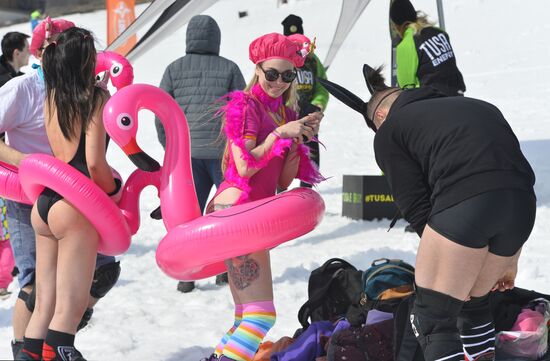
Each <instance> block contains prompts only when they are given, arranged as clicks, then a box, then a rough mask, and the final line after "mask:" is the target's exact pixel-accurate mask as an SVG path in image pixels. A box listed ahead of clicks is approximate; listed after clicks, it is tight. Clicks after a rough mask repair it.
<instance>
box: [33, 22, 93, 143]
mask: <svg viewBox="0 0 550 361" xmlns="http://www.w3.org/2000/svg"><path fill="white" fill-rule="evenodd" d="M95 65H96V49H95V46H94V37H93V36H92V34H91V33H90V32H89V31H88V30H85V29H81V28H76V27H74V28H70V29H67V30H65V31H64V32H62V33H61V34H60V35H59V37H58V38H57V40H56V41H54V42H52V43H51V44H50V45H48V46H47V47H46V49H45V50H44V54H43V55H42V68H43V70H44V80H45V82H46V102H47V103H46V104H47V105H48V113H49V114H48V118H49V119H48V121H50V120H51V119H52V114H53V107H54V106H55V110H56V111H57V120H58V122H59V127H60V128H61V132H62V133H63V136H64V137H65V139H67V140H71V139H74V138H76V137H78V136H80V134H82V133H85V132H86V129H88V125H89V124H90V122H91V117H92V115H93V114H94V112H95V111H96V110H97V109H98V107H100V106H102V103H103V101H104V97H103V95H102V91H101V90H100V88H98V87H96V86H95Z"/></svg>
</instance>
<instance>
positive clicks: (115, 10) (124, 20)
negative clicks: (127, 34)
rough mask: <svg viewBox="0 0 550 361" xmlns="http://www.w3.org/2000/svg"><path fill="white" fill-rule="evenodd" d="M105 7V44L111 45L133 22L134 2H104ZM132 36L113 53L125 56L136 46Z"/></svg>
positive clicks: (129, 0) (111, 0) (110, 0)
mask: <svg viewBox="0 0 550 361" xmlns="http://www.w3.org/2000/svg"><path fill="white" fill-rule="evenodd" d="M106 7H107V43H108V44H111V43H112V42H113V41H114V40H115V39H116V38H117V37H118V36H119V35H120V34H122V32H123V31H124V30H125V29H126V28H127V27H128V26H130V24H131V23H132V22H133V21H134V20H135V13H134V7H135V1H134V0H106ZM136 42H137V37H136V36H135V35H134V36H132V37H131V38H130V39H128V41H127V42H125V43H124V44H123V45H121V46H120V47H118V48H117V49H116V50H115V51H116V52H117V53H119V54H121V55H126V54H128V52H129V51H130V50H131V49H132V48H133V47H134V45H136Z"/></svg>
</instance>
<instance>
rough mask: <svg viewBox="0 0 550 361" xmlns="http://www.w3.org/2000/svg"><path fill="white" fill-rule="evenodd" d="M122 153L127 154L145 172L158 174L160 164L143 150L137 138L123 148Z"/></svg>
mask: <svg viewBox="0 0 550 361" xmlns="http://www.w3.org/2000/svg"><path fill="white" fill-rule="evenodd" d="M122 151H123V152H124V153H126V155H127V156H128V158H130V160H131V161H132V163H134V164H135V166H136V167H138V168H139V169H141V170H143V171H145V172H156V171H157V170H159V169H160V164H159V163H158V162H157V161H156V160H154V159H153V158H151V157H150V156H149V155H148V154H147V153H145V152H144V151H143V150H141V148H140V147H139V145H138V144H137V142H136V139H135V138H132V139H131V140H130V142H129V143H128V144H126V145H125V146H124V147H122Z"/></svg>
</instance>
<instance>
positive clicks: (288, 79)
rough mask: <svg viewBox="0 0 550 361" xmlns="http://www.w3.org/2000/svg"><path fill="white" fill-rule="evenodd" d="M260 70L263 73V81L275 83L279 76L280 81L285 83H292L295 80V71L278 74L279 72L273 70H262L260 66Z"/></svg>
mask: <svg viewBox="0 0 550 361" xmlns="http://www.w3.org/2000/svg"><path fill="white" fill-rule="evenodd" d="M260 69H262V71H263V72H264V75H265V80H267V81H276V80H277V79H279V75H280V76H281V80H282V81H284V82H285V83H292V82H293V81H294V79H296V75H297V74H296V70H285V71H283V72H282V73H279V71H277V70H275V69H271V68H270V69H267V70H264V68H262V66H261V65H260Z"/></svg>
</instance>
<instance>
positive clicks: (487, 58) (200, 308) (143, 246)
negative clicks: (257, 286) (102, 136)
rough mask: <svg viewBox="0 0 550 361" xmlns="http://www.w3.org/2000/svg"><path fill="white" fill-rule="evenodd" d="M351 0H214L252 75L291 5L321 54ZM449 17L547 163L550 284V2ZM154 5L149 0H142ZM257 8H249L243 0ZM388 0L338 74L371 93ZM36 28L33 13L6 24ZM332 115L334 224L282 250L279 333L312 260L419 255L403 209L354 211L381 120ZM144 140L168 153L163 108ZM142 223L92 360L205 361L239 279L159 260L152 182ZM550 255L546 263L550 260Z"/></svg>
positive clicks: (81, 341)
mask: <svg viewBox="0 0 550 361" xmlns="http://www.w3.org/2000/svg"><path fill="white" fill-rule="evenodd" d="M340 3H341V1H339V0H289V4H287V5H281V6H279V7H277V2H276V1H275V0H221V1H219V2H218V3H217V4H216V5H214V6H212V7H211V8H210V9H208V10H207V11H206V12H205V14H208V15H211V16H212V17H214V18H215V19H216V20H217V22H218V23H219V25H220V28H221V30H222V45H221V55H222V56H224V57H227V58H229V59H231V60H233V61H235V62H236V63H237V64H238V65H239V66H240V67H241V70H242V72H243V74H244V75H245V78H246V79H247V80H248V79H249V78H250V77H251V75H252V72H253V64H252V63H250V61H249V60H248V44H249V43H250V41H251V40H252V39H254V38H255V37H257V36H259V35H261V34H263V33H267V32H273V31H279V32H281V31H282V26H281V24H280V22H281V21H282V19H284V18H285V17H286V16H287V15H288V14H289V13H294V14H297V15H300V16H302V18H303V19H304V29H305V32H306V35H309V36H310V37H313V36H316V37H317V46H318V48H317V53H318V55H319V57H320V58H321V59H323V58H324V55H325V54H326V51H327V48H328V45H329V44H330V42H331V40H332V33H333V31H334V29H335V27H336V22H337V18H338V14H339V11H340ZM435 4H436V2H435V0H414V5H415V7H416V8H417V9H421V10H424V11H425V12H427V13H428V14H429V15H431V16H432V19H433V18H434V17H435V16H436V14H437V11H436V5H435ZM444 5H445V14H446V18H445V20H446V25H447V31H448V32H449V34H450V37H451V41H452V44H453V46H454V49H455V53H456V56H457V62H458V65H459V67H460V69H461V71H462V73H463V74H464V77H465V82H466V85H467V88H468V90H467V93H466V95H467V96H471V97H477V98H481V99H484V100H487V101H489V102H492V103H494V104H495V105H497V106H498V107H499V108H500V109H501V110H502V112H503V113H504V115H505V117H506V118H507V119H508V121H509V123H510V124H511V126H512V128H513V129H514V131H515V132H516V134H517V136H518V138H519V139H520V141H521V143H522V148H523V149H524V151H525V153H526V155H527V157H528V159H529V160H530V162H531V164H532V166H533V168H534V169H535V172H536V175H537V185H536V191H537V196H538V209H537V213H538V214H537V221H536V224H535V228H534V230H533V233H532V235H531V238H530V240H529V241H528V242H527V244H526V245H525V247H524V251H523V254H522V258H521V259H520V271H519V274H518V278H517V282H516V284H517V285H518V286H521V287H524V288H532V289H536V290H538V291H542V292H546V293H550V272H549V271H548V265H549V264H550V247H549V246H548V245H549V244H550V243H549V241H550V209H549V206H550V161H549V160H548V156H549V155H550V115H549V114H550V105H549V103H548V99H550V86H549V85H550V65H549V64H548V59H550V47H549V46H548V44H547V35H548V33H549V31H550V23H548V21H547V19H546V17H547V14H546V12H544V11H541V9H542V8H544V7H545V5H546V2H545V1H544V0H530V1H521V0H498V1H497V0H454V1H452V2H451V1H447V2H444ZM143 9H144V5H141V6H140V7H138V10H139V11H141V10H143ZM244 10H247V11H248V14H249V16H248V17H245V18H242V19H240V18H238V16H237V15H238V14H237V13H238V11H244ZM387 14H388V1H381V0H373V1H372V2H371V4H370V5H369V6H368V7H367V9H366V10H365V12H364V13H363V15H362V17H361V18H360V20H359V21H358V23H357V24H356V26H355V28H354V30H353V31H352V32H351V34H350V36H349V37H348V38H347V40H346V42H345V43H344V45H343V46H342V48H341V50H340V52H339V53H338V55H337V56H336V59H335V60H334V62H333V64H332V66H331V67H330V69H329V71H328V77H329V79H331V80H333V81H335V82H337V83H340V84H342V85H344V86H345V87H347V88H348V89H350V90H352V91H354V92H355V93H356V94H358V95H359V96H361V97H364V98H365V99H366V98H367V89H366V87H365V85H364V80H363V77H362V73H361V68H362V65H363V63H365V62H369V64H371V65H373V66H374V65H379V64H382V63H385V64H388V63H389V55H390V39H389V33H388V19H387ZM67 18H68V19H70V20H72V21H74V22H75V23H76V24H77V25H79V26H82V27H85V28H89V29H91V30H93V31H94V32H95V34H96V36H97V38H98V47H99V48H103V47H104V45H105V33H106V29H105V28H106V15H105V12H104V11H98V12H94V13H89V14H75V15H71V16H67ZM10 30H17V31H22V32H27V33H28V32H29V30H30V26H29V24H20V25H16V26H11V27H7V28H0V35H3V34H4V33H5V32H6V31H10ZM184 51H185V26H183V27H182V28H181V29H180V30H179V31H177V32H175V33H173V34H171V35H170V36H169V37H168V38H167V39H166V40H164V41H162V42H161V43H159V44H157V45H156V46H155V47H154V48H152V49H151V50H150V52H148V53H147V54H146V55H144V56H143V57H142V58H140V59H138V60H137V61H136V62H135V64H134V69H135V73H136V79H135V82H136V83H149V84H154V85H158V83H159V82H160V79H161V77H162V74H163V72H164V69H165V67H166V66H167V65H168V64H169V63H170V62H172V61H173V60H175V59H176V58H178V57H180V56H182V55H184ZM325 114H326V116H325V118H324V120H323V125H322V129H321V135H320V137H321V140H322V141H323V143H324V144H325V145H326V148H327V149H326V150H324V151H323V152H322V154H321V170H322V172H323V174H324V175H325V176H327V177H330V179H329V180H328V181H326V182H324V183H323V184H321V185H320V187H319V189H318V190H319V192H320V193H321V195H322V196H323V198H324V200H325V202H326V206H327V211H326V214H325V218H324V220H323V222H322V223H321V225H320V226H319V227H318V228H317V229H316V230H315V231H313V232H311V233H310V234H308V235H306V236H304V237H301V238H299V239H297V240H295V241H292V242H289V243H287V244H284V245H282V246H280V247H278V248H276V249H275V250H274V251H273V252H272V265H273V278H274V292H275V304H276V307H277V314H278V318H277V324H276V325H275V327H274V328H273V329H272V330H271V331H270V333H269V334H268V336H267V339H271V340H274V339H278V338H280V337H282V336H284V335H292V334H293V333H294V330H295V329H296V328H297V327H298V326H299V324H298V321H297V312H298V309H299V307H300V305H301V304H302V303H303V302H304V301H305V300H306V295H307V278H308V276H309V273H310V271H311V270H312V269H314V268H315V267H317V266H319V265H320V264H321V263H323V262H324V261H325V260H326V259H328V258H330V257H342V258H345V259H347V260H349V261H350V262H352V263H353V264H355V265H356V266H357V267H359V268H366V267H367V266H368V265H369V263H370V262H371V261H372V260H373V259H376V258H380V257H396V258H403V259H405V260H407V261H409V262H411V263H413V262H414V258H415V251H416V246H417V242H418V239H417V237H416V235H413V234H411V233H404V231H403V228H404V225H405V224H404V223H402V222H399V223H398V224H397V226H396V227H395V228H394V229H392V230H391V231H390V232H389V233H388V232H386V231H387V229H388V225H389V220H384V221H378V222H364V221H354V220H350V219H348V218H344V217H342V216H341V208H342V203H341V188H342V175H343V174H380V170H379V169H378V167H377V166H376V163H375V160H374V155H373V147H372V140H373V133H372V131H370V130H369V129H368V128H367V127H366V126H365V124H364V121H363V120H362V118H361V117H360V116H359V115H358V114H356V113H355V112H353V111H352V110H350V109H348V108H347V107H345V106H344V105H343V104H342V103H339V102H338V101H337V100H335V99H331V100H330V102H329V105H328V109H327V111H326V113H325ZM138 142H139V143H140V145H141V147H142V148H143V149H145V150H146V151H147V152H148V153H149V154H151V155H152V156H154V157H155V158H156V159H158V160H162V155H163V151H162V148H161V146H160V145H159V144H158V142H157V139H156V133H155V129H154V124H153V121H152V116H151V114H143V118H142V119H140V134H139V136H138ZM108 158H109V162H110V163H111V165H113V166H114V167H115V168H117V169H118V170H119V171H120V172H121V173H122V174H123V175H125V176H127V175H128V174H130V172H131V171H133V170H134V169H135V168H134V166H133V165H132V163H130V161H129V160H128V159H127V158H126V156H124V155H123V153H122V152H121V151H120V150H119V149H118V148H117V147H116V146H115V145H113V146H111V147H110V150H109V154H108ZM141 204H142V206H141V209H142V224H141V228H140V230H139V232H138V233H137V235H136V236H135V238H134V239H133V243H132V246H131V247H130V249H129V251H128V252H127V253H126V254H124V255H123V256H121V257H120V259H121V266H122V273H121V277H120V280H119V282H118V284H117V286H116V287H115V288H114V289H113V290H112V291H111V292H110V293H109V294H108V295H107V296H106V297H105V299H103V300H102V301H100V302H99V304H98V305H97V307H96V309H95V312H94V317H93V320H92V323H91V325H90V326H88V327H87V328H86V329H84V330H83V331H82V332H81V333H79V334H78V336H77V339H76V346H77V347H78V348H79V349H80V350H81V351H82V353H83V354H84V356H85V357H86V358H87V359H88V360H107V359H108V360H151V361H152V360H163V361H176V360H177V361H196V360H199V359H200V358H201V357H203V356H207V355H208V354H210V353H211V352H212V349H213V347H214V346H215V345H216V343H217V342H218V340H219V338H220V337H221V336H222V335H223V333H224V332H225V331H226V329H227V328H228V327H229V326H230V324H231V322H232V312H233V308H232V301H231V297H230V295H229V289H228V288H227V287H222V288H219V287H217V286H216V285H214V280H213V279H207V280H203V281H200V282H198V289H196V290H195V291H193V292H192V293H190V294H182V293H179V292H177V291H176V283H177V282H176V281H175V280H172V279H169V278H168V277H167V276H165V275H164V274H163V273H162V272H161V271H160V269H159V268H158V267H157V265H156V263H155V249H156V245H157V243H158V241H159V239H160V238H161V237H162V236H163V235H164V233H163V232H164V227H163V226H162V224H161V222H159V221H154V220H152V219H150V218H149V217H148V214H149V213H150V212H151V211H152V210H153V209H155V208H156V207H157V206H158V198H157V196H156V192H155V191H154V190H153V189H152V188H150V189H147V190H146V191H145V192H144V194H143V196H142V203H141ZM545 265H546V266H545ZM17 289H18V285H17V282H13V283H12V285H11V286H10V290H12V291H13V292H14V293H13V295H12V297H11V298H9V299H8V300H5V301H0V359H9V358H10V357H11V349H10V346H9V340H10V339H11V338H12V330H11V312H12V309H13V304H14V303H15V300H16V294H17V291H18V290H17Z"/></svg>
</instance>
